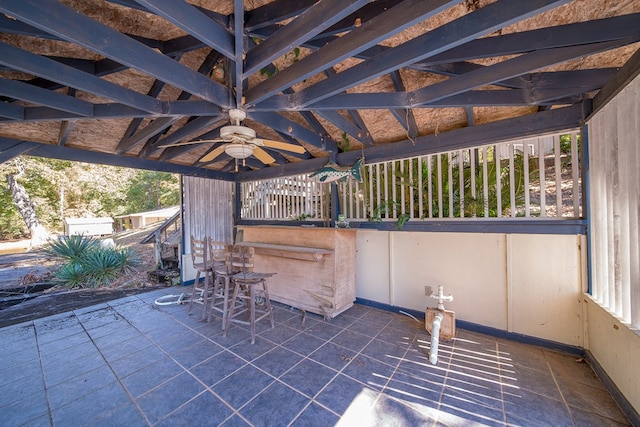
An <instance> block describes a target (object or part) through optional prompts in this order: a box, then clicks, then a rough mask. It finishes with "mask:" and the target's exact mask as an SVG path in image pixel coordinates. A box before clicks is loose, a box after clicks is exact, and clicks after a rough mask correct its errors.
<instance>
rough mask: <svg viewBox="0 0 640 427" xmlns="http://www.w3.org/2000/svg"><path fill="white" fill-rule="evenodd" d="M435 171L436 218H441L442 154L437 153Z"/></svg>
mask: <svg viewBox="0 0 640 427" xmlns="http://www.w3.org/2000/svg"><path fill="white" fill-rule="evenodd" d="M437 156H438V157H437V160H438V161H437V164H436V172H437V174H438V218H442V155H441V154H438V155H437Z"/></svg>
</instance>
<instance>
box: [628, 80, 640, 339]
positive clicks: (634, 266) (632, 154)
mask: <svg viewBox="0 0 640 427" xmlns="http://www.w3.org/2000/svg"><path fill="white" fill-rule="evenodd" d="M627 96H629V97H631V99H632V100H633V101H634V102H633V103H632V104H631V105H630V106H629V114H631V115H632V117H634V118H635V119H634V120H631V122H630V123H628V124H627V126H628V127H627V129H625V131H626V132H627V134H628V135H630V136H631V135H634V136H635V137H636V138H637V136H638V135H640V121H638V120H637V118H638V117H639V116H640V80H639V79H635V80H634V81H633V82H632V83H631V85H630V87H629V93H628V95H627ZM632 145H633V146H634V147H635V150H630V151H629V159H628V161H629V162H631V165H630V169H631V170H633V171H634V174H633V177H632V178H631V182H630V183H629V186H630V187H631V189H630V191H629V208H630V209H629V235H630V236H633V237H634V238H632V239H631V241H630V250H629V258H630V260H631V262H630V267H631V273H630V276H631V279H630V282H631V283H632V286H631V288H630V296H629V301H630V303H631V307H630V310H631V319H630V322H631V324H632V325H633V326H634V327H635V328H638V327H640V206H639V203H640V170H638V167H637V165H638V162H640V144H638V143H635V144H632ZM634 166H635V167H634Z"/></svg>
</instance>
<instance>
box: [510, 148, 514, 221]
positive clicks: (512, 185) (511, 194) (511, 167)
mask: <svg viewBox="0 0 640 427" xmlns="http://www.w3.org/2000/svg"><path fill="white" fill-rule="evenodd" d="M513 156H514V152H513V144H509V204H510V206H511V217H512V218H515V216H516V179H515V162H514V158H513Z"/></svg>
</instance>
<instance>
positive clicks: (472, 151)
mask: <svg viewBox="0 0 640 427" xmlns="http://www.w3.org/2000/svg"><path fill="white" fill-rule="evenodd" d="M469 164H470V165H471V197H472V198H473V199H477V198H478V195H477V194H476V150H475V149H474V148H472V149H470V150H469ZM474 202H475V200H474ZM471 216H472V217H475V216H476V214H475V211H474V212H473V214H472V215H471Z"/></svg>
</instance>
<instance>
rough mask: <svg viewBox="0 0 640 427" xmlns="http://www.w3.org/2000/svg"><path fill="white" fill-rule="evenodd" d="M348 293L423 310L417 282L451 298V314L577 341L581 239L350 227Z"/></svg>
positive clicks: (427, 302)
mask: <svg viewBox="0 0 640 427" xmlns="http://www.w3.org/2000/svg"><path fill="white" fill-rule="evenodd" d="M356 246H357V255H356V295H357V296H358V297H359V298H364V299H367V300H371V301H375V302H379V303H383V304H389V305H392V306H396V307H399V308H406V309H412V310H418V311H424V310H425V309H426V307H428V306H429V307H435V305H436V301H435V300H433V299H431V298H429V297H428V296H427V295H426V294H425V286H431V287H432V288H433V289H434V290H437V285H444V292H445V294H451V295H453V297H454V300H453V302H451V303H447V304H446V305H445V307H446V308H447V309H450V310H454V311H455V312H456V318H457V319H461V320H465V321H468V322H472V323H476V324H479V325H483V326H489V327H492V328H496V329H501V330H504V331H509V332H515V333H520V334H525V335H528V336H532V337H537V338H542V339H547V340H551V341H555V342H558V343H563V344H568V345H574V346H580V347H583V346H584V334H583V324H582V293H583V290H584V289H583V280H582V277H583V262H582V259H583V254H582V248H584V247H585V246H584V237H583V236H577V235H525V234H501V233H486V234H481V233H478V234H474V233H420V232H386V231H375V230H358V234H357V245H356Z"/></svg>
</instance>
